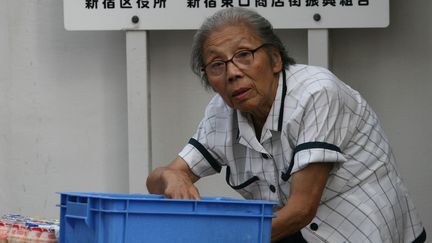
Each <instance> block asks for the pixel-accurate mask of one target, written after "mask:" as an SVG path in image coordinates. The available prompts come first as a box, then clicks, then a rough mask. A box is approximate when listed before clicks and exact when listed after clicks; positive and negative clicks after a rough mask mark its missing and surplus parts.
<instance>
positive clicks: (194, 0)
mask: <svg viewBox="0 0 432 243" xmlns="http://www.w3.org/2000/svg"><path fill="white" fill-rule="evenodd" d="M84 2H85V3H84V5H85V8H87V9H98V8H103V9H115V8H121V9H124V8H126V9H128V8H138V9H145V8H147V9H148V8H166V2H167V1H166V0H153V1H148V0H138V1H135V0H117V1H116V0H100V1H99V0H85V1H84ZM185 5H186V7H187V8H200V7H201V8H218V7H221V8H229V7H264V8H265V7H285V6H287V7H301V6H305V7H319V6H322V7H326V6H329V7H336V6H344V7H350V6H356V5H357V6H368V5H369V0H354V1H353V0H338V1H336V0H303V1H302V0H285V1H284V0H253V1H251V0H237V1H234V0H219V1H218V0H188V1H186V3H185Z"/></svg>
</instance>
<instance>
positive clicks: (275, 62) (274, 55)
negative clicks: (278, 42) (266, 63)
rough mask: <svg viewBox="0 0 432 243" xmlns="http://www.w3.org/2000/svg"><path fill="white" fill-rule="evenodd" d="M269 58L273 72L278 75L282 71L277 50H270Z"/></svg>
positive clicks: (280, 59)
mask: <svg viewBox="0 0 432 243" xmlns="http://www.w3.org/2000/svg"><path fill="white" fill-rule="evenodd" d="M271 58H272V63H273V72H274V73H279V72H280V71H282V67H283V65H282V57H281V55H280V52H279V50H278V49H276V48H272V51H271Z"/></svg>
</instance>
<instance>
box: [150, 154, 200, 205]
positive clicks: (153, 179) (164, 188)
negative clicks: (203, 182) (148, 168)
mask: <svg viewBox="0 0 432 243" xmlns="http://www.w3.org/2000/svg"><path fill="white" fill-rule="evenodd" d="M198 179H199V177H198V176H196V175H195V174H194V173H193V172H192V171H191V169H190V168H189V166H188V165H187V163H186V161H184V160H183V159H182V158H181V157H179V156H177V158H175V159H174V160H173V161H172V162H171V163H170V164H169V165H168V166H164V167H159V168H156V169H155V170H153V171H152V172H151V173H150V175H149V177H148V178H147V189H148V191H149V192H150V193H152V194H164V195H165V197H168V198H175V199H196V200H198V199H200V195H199V192H198V189H197V188H196V187H195V186H194V183H195V182H196V181H198Z"/></svg>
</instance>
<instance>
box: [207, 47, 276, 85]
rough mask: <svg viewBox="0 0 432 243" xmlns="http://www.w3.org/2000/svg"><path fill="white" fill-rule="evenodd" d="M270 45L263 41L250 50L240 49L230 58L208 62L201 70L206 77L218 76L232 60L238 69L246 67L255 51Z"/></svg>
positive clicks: (252, 59) (252, 58) (251, 60)
mask: <svg viewBox="0 0 432 243" xmlns="http://www.w3.org/2000/svg"><path fill="white" fill-rule="evenodd" d="M268 45H271V44H269V43H264V44H262V45H260V46H258V47H257V48H255V49H252V50H241V51H238V52H236V53H235V54H234V56H232V57H231V58H230V59H228V60H226V61H221V60H217V61H213V62H210V63H208V64H206V65H204V67H203V68H202V71H203V72H205V73H206V74H207V76H208V77H218V76H220V75H222V74H224V73H225V72H226V68H227V64H228V63H229V62H232V63H233V64H234V65H236V67H238V68H239V69H247V68H248V67H249V66H250V65H251V64H252V63H253V61H254V54H255V52H256V51H258V50H259V49H261V48H262V47H264V46H268Z"/></svg>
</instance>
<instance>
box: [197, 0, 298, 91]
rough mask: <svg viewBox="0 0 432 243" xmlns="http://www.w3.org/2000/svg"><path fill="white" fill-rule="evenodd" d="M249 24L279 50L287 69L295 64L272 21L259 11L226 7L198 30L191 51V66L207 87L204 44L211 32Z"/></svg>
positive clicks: (262, 38) (259, 35)
mask: <svg viewBox="0 0 432 243" xmlns="http://www.w3.org/2000/svg"><path fill="white" fill-rule="evenodd" d="M241 24H244V25H246V26H248V27H249V28H250V29H251V30H252V31H254V32H255V34H256V35H257V36H258V37H259V38H261V40H262V41H263V43H269V44H271V45H272V46H273V47H275V48H276V49H278V50H279V53H280V55H281V59H282V65H283V68H285V69H287V68H288V66H289V65H292V64H295V61H294V59H293V58H291V57H289V56H288V52H287V50H286V48H285V47H284V45H283V44H282V41H281V40H280V38H279V37H278V36H277V35H276V33H275V32H274V30H273V26H272V25H271V23H270V22H269V21H268V20H267V19H266V18H264V17H263V16H261V15H260V14H258V13H257V12H255V11H253V10H250V9H246V8H241V7H234V8H226V9H222V10H219V11H217V12H216V13H215V14H214V15H212V16H210V17H208V18H207V19H206V20H205V21H204V22H203V24H202V25H201V27H200V28H199V29H198V30H197V32H196V33H195V35H194V37H193V41H192V53H191V63H190V64H191V68H192V71H193V72H194V73H195V74H196V75H198V76H199V77H201V82H202V84H203V85H204V87H205V88H210V87H211V86H210V84H209V81H208V79H207V76H206V75H205V74H204V73H203V72H202V68H203V66H204V60H203V52H202V51H203V45H204V42H205V41H206V40H207V38H208V37H209V36H210V34H211V33H212V32H213V31H215V30H216V29H218V28H221V27H224V26H227V25H241Z"/></svg>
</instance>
